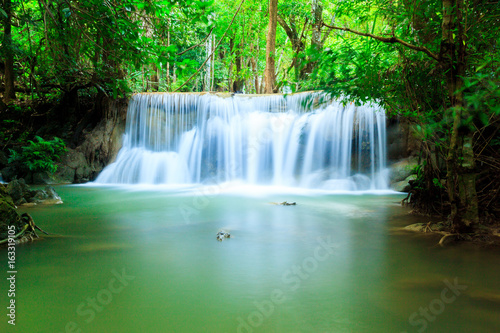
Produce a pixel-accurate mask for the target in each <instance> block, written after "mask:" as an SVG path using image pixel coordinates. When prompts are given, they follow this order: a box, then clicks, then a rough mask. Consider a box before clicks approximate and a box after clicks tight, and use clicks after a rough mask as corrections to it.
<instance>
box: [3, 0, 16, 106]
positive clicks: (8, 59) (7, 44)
mask: <svg viewBox="0 0 500 333" xmlns="http://www.w3.org/2000/svg"><path fill="white" fill-rule="evenodd" d="M3 4H4V6H3V8H4V11H5V13H6V14H7V17H5V18H4V24H3V26H4V34H3V45H4V49H5V75H4V84H5V92H4V95H3V99H4V101H5V103H9V102H10V101H11V100H13V99H16V92H15V90H14V81H15V78H14V76H15V73H14V53H13V50H12V26H11V18H12V3H11V0H4V1H3Z"/></svg>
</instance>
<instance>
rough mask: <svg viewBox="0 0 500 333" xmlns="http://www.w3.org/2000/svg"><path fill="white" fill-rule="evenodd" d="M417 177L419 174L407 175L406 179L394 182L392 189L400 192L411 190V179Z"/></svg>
mask: <svg viewBox="0 0 500 333" xmlns="http://www.w3.org/2000/svg"><path fill="white" fill-rule="evenodd" d="M415 179H417V175H409V176H408V177H406V179H405V180H402V181H400V182H395V183H392V189H393V190H394V191H398V192H410V190H411V185H410V180H415Z"/></svg>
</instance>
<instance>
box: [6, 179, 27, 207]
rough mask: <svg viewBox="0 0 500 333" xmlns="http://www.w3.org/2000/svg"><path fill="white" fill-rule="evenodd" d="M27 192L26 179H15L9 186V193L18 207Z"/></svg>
mask: <svg viewBox="0 0 500 333" xmlns="http://www.w3.org/2000/svg"><path fill="white" fill-rule="evenodd" d="M26 191H27V187H26V183H25V182H24V179H22V178H21V179H19V180H17V179H14V180H13V181H11V182H10V183H9V184H8V185H7V193H8V194H9V196H10V197H11V198H12V200H13V201H14V203H15V204H16V205H17V204H18V202H19V201H20V200H21V199H22V198H24V194H25V192H26Z"/></svg>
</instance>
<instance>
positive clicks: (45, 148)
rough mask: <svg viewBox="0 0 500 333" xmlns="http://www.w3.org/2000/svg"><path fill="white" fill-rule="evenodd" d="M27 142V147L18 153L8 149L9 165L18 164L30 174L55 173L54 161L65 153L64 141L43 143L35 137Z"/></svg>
mask: <svg viewBox="0 0 500 333" xmlns="http://www.w3.org/2000/svg"><path fill="white" fill-rule="evenodd" d="M28 142H29V145H28V146H25V147H22V151H21V152H20V153H18V152H16V151H15V150H12V149H9V151H10V157H9V163H11V162H14V161H16V162H20V163H22V165H24V166H25V167H26V168H28V169H29V170H30V171H32V172H41V171H47V172H50V173H54V172H56V171H57V165H56V161H58V160H59V159H60V158H61V155H62V154H63V153H65V152H66V151H67V149H66V145H65V143H64V141H63V140H62V139H59V138H57V137H54V139H53V140H50V141H45V140H44V139H42V138H41V137H39V136H35V141H31V140H28Z"/></svg>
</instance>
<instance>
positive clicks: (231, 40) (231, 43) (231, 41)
mask: <svg viewBox="0 0 500 333" xmlns="http://www.w3.org/2000/svg"><path fill="white" fill-rule="evenodd" d="M233 50H234V38H229V59H230V60H229V71H228V78H227V80H228V81H227V84H228V86H229V91H230V92H234V86H233V57H232V55H233Z"/></svg>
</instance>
